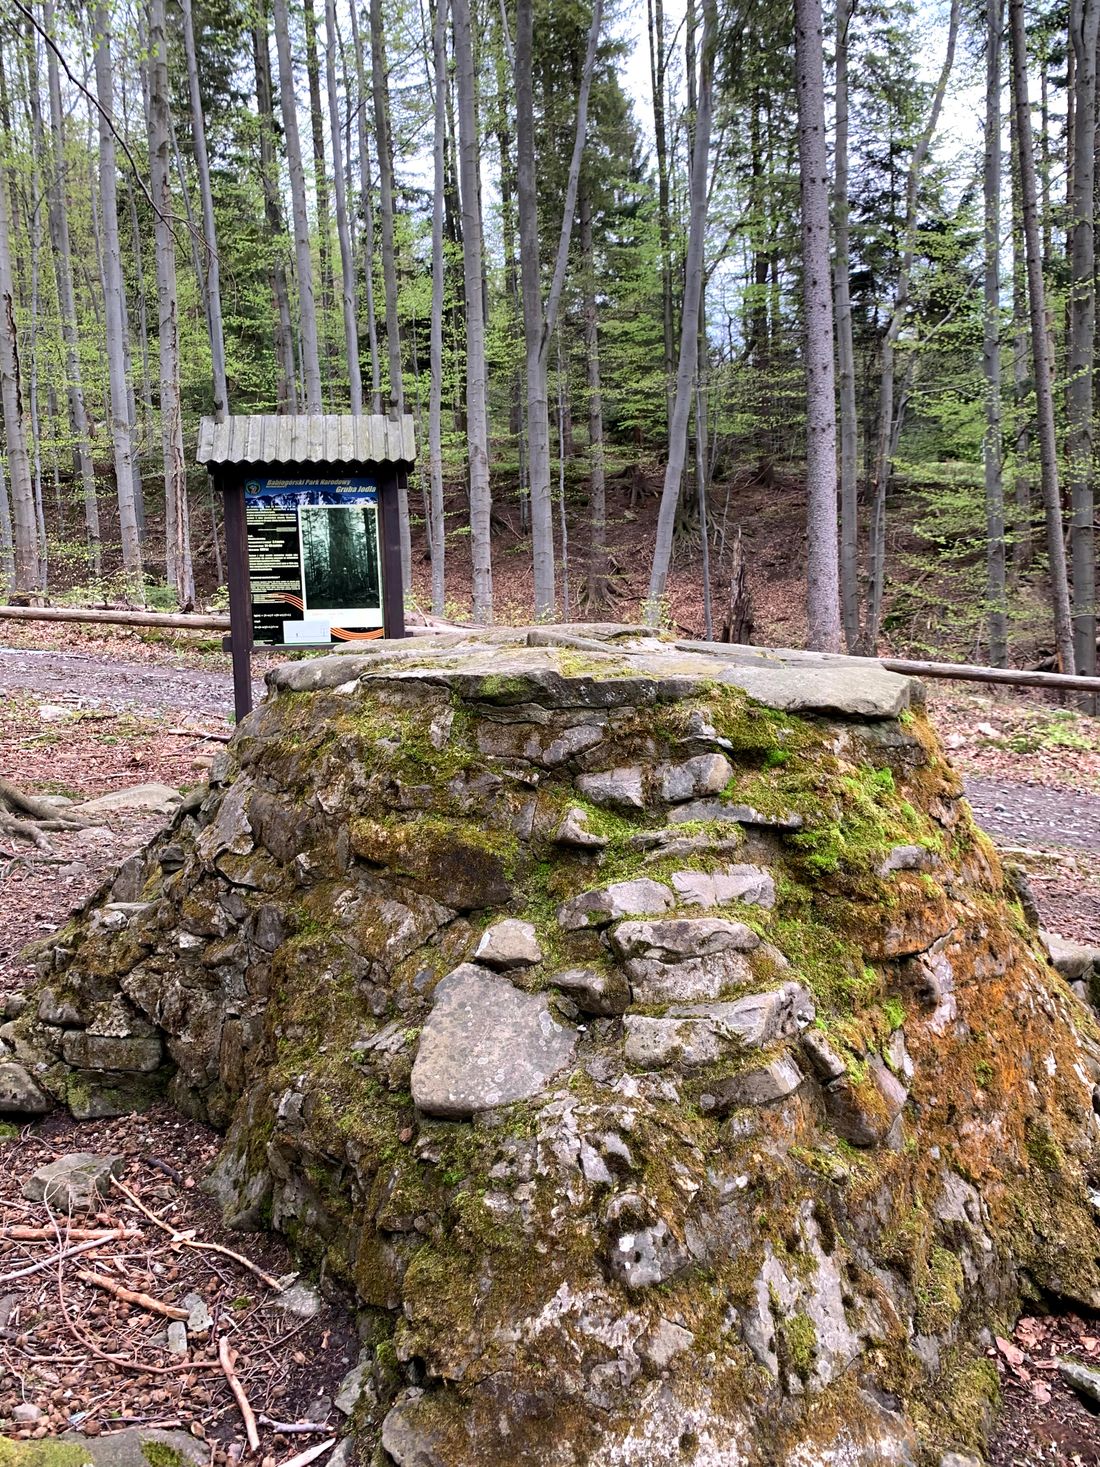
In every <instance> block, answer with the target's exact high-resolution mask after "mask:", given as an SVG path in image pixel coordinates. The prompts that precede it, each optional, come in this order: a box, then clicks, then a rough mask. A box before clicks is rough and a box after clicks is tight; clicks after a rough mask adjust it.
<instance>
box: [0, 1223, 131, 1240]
mask: <svg viewBox="0 0 1100 1467" xmlns="http://www.w3.org/2000/svg"><path fill="white" fill-rule="evenodd" d="M56 1237H57V1229H56V1228H34V1227H31V1226H30V1225H29V1224H27V1223H13V1224H12V1225H11V1226H10V1227H6V1228H0V1241H2V1242H8V1241H10V1242H13V1243H35V1242H38V1241H40V1240H50V1241H52V1240H53V1239H55V1238H56ZM140 1237H141V1229H140V1228H67V1229H66V1231H65V1241H66V1242H67V1243H81V1242H90V1241H91V1239H92V1238H96V1239H97V1240H98V1241H100V1242H103V1243H111V1242H114V1240H115V1239H116V1238H117V1239H118V1240H119V1241H120V1242H128V1241H129V1240H130V1239H131V1238H140Z"/></svg>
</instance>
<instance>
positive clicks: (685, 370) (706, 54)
mask: <svg viewBox="0 0 1100 1467" xmlns="http://www.w3.org/2000/svg"><path fill="white" fill-rule="evenodd" d="M717 27H718V15H717V7H716V4H715V0H703V37H702V41H701V44H700V47H699V80H698V87H697V91H696V98H697V107H696V115H695V141H694V146H693V148H692V158H691V179H690V214H689V223H688V243H687V258H686V261H685V266H684V301H683V309H682V311H681V315H680V356H679V361H678V364H677V368H676V394H675V397H674V399H673V404H672V423H671V426H670V430H669V438H668V463H667V465H666V466H665V482H664V488H663V489H662V491H661V507H660V510H659V511H658V515H657V536H656V542H655V544H654V548H653V569H652V571H651V573H650V577H649V596H648V598H647V601H646V607H645V617H646V621H647V623H648V624H649V625H650V626H656V625H657V624H658V622H659V621H660V619H661V614H662V610H663V602H664V596H665V591H666V589H667V587H668V572H669V566H670V564H671V562H672V536H673V531H674V529H675V526H676V509H677V505H678V504H679V500H680V486H681V483H682V481H683V477H684V462H685V459H686V457H687V439H688V419H689V417H690V415H691V399H692V391H693V388H694V379H695V371H696V365H697V361H698V352H699V302H700V300H701V298H702V291H703V262H704V245H705V241H706V220H707V191H708V176H709V166H708V165H709V161H710V131H711V113H712V106H713V90H714V50H715V42H716V33H717Z"/></svg>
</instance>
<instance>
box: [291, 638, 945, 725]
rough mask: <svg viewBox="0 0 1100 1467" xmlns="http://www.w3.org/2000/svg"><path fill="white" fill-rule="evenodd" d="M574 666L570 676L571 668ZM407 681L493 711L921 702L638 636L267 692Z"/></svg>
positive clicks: (715, 647) (835, 659)
mask: <svg viewBox="0 0 1100 1467" xmlns="http://www.w3.org/2000/svg"><path fill="white" fill-rule="evenodd" d="M579 658H581V659H583V661H584V664H585V665H584V666H583V667H576V663H577V660H578V659H579ZM376 676H377V677H384V678H386V679H387V680H394V681H401V680H407V679H416V680H420V681H424V682H434V683H438V684H439V685H440V686H445V687H451V688H453V689H455V691H457V692H458V693H459V694H460V695H461V696H463V697H465V698H472V699H483V700H485V701H487V702H496V703H504V704H510V703H525V702H529V703H540V702H545V701H547V699H552V700H553V701H554V703H555V704H556V705H557V706H558V707H568V706H573V707H579V708H596V707H599V708H615V707H638V706H644V705H645V704H648V703H653V702H656V701H658V700H664V699H665V698H674V697H684V696H687V695H689V694H690V691H691V686H692V684H698V685H699V686H700V688H701V687H702V686H703V685H707V684H711V685H712V684H714V683H715V682H723V683H730V684H732V685H733V686H735V687H739V688H743V689H744V691H745V692H746V693H748V695H749V697H751V698H754V699H756V700H757V701H758V702H760V703H763V704H765V705H766V706H768V707H770V708H775V709H778V710H781V711H783V712H790V713H821V714H834V715H839V716H841V717H849V718H871V719H874V718H896V717H897V716H898V714H899V713H901V712H902V711H903V710H904V709H905V708H907V707H908V706H909V704H910V702H911V701H917V700H918V699H919V697H920V684H919V683H918V682H917V681H916V679H914V678H909V677H903V676H901V675H900V674H899V673H894V672H888V671H887V670H886V668H884V667H883V666H882V665H881V663H878V662H875V661H872V660H870V659H867V660H864V659H861V658H852V657H840V656H833V655H829V654H825V653H818V652H801V651H797V650H794V649H786V648H781V649H780V648H770V647H739V646H727V645H723V644H719V643H714V642H669V641H662V640H661V639H660V638H659V637H658V636H656V635H655V634H654V633H651V632H647V631H646V629H645V628H643V627H637V626H620V627H609V626H603V625H601V626H592V627H591V628H590V629H588V628H585V627H584V626H583V625H582V626H577V627H569V628H564V627H531V628H527V627H509V628H492V629H482V630H476V629H472V628H471V629H470V630H469V631H465V630H462V631H454V632H439V633H433V634H432V635H430V636H423V637H420V636H418V637H411V638H408V639H406V640H405V641H404V642H401V643H394V642H385V641H379V642H377V643H375V644H374V645H373V646H372V647H371V648H370V650H369V651H367V650H365V649H364V648H363V647H361V646H357V647H356V648H355V649H354V650H350V649H349V650H348V651H339V652H334V653H332V654H331V655H330V656H327V657H322V658H318V659H316V660H314V661H310V662H291V663H284V664H283V665H282V666H281V667H277V668H275V669H274V671H272V672H270V673H269V674H268V683H269V685H270V686H271V687H272V688H273V689H274V690H276V691H278V690H280V689H286V690H287V691H292V692H316V691H321V690H323V689H331V688H336V687H343V686H345V685H347V684H348V683H352V682H354V681H355V680H356V679H358V678H361V677H376Z"/></svg>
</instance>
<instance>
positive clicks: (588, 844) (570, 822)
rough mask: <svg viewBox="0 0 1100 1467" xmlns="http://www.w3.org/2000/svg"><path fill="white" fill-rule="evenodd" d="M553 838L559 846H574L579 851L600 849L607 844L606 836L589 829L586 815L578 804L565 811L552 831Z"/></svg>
mask: <svg viewBox="0 0 1100 1467" xmlns="http://www.w3.org/2000/svg"><path fill="white" fill-rule="evenodd" d="M554 840H555V842H556V843H557V844H558V845H559V846H574V847H576V849H578V850H581V851H602V850H603V848H604V846H606V845H607V837H606V836H603V835H596V834H595V832H594V831H591V830H589V828H588V816H587V814H586V813H585V811H584V810H582V809H580V808H579V806H574V807H573V808H572V809H571V810H567V811H566V812H565V815H564V816H563V817H562V821H561V824H560V825H559V826H558V828H557V830H556V831H555V832H554Z"/></svg>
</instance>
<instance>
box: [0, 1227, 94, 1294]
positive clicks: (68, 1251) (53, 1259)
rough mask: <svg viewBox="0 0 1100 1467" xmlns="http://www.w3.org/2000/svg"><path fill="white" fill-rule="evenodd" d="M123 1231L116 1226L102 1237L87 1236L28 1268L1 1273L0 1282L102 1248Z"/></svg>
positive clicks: (12, 1280) (2, 1282) (21, 1276)
mask: <svg viewBox="0 0 1100 1467" xmlns="http://www.w3.org/2000/svg"><path fill="white" fill-rule="evenodd" d="M121 1231H123V1230H121V1229H119V1228H115V1229H114V1231H113V1232H110V1233H107V1234H105V1235H104V1236H103V1237H100V1238H87V1239H86V1240H85V1241H84V1242H83V1243H77V1244H76V1245H75V1246H74V1247H72V1248H63V1249H62V1250H61V1252H60V1253H49V1254H47V1255H46V1257H45V1258H40V1259H39V1260H38V1261H37V1263H31V1264H28V1266H27V1267H26V1268H17V1269H16V1270H15V1271H14V1272H13V1273H5V1274H0V1284H10V1283H12V1282H14V1280H15V1279H25V1278H26V1277H27V1275H28V1274H32V1273H37V1272H38V1271H39V1269H41V1268H49V1266H50V1264H51V1263H60V1262H61V1261H62V1260H63V1259H65V1258H72V1257H73V1255H74V1254H76V1253H87V1252H88V1250H89V1249H91V1248H102V1246H103V1245H104V1243H110V1242H113V1241H114V1240H115V1239H116V1238H118V1237H119V1236H120V1232H121Z"/></svg>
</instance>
